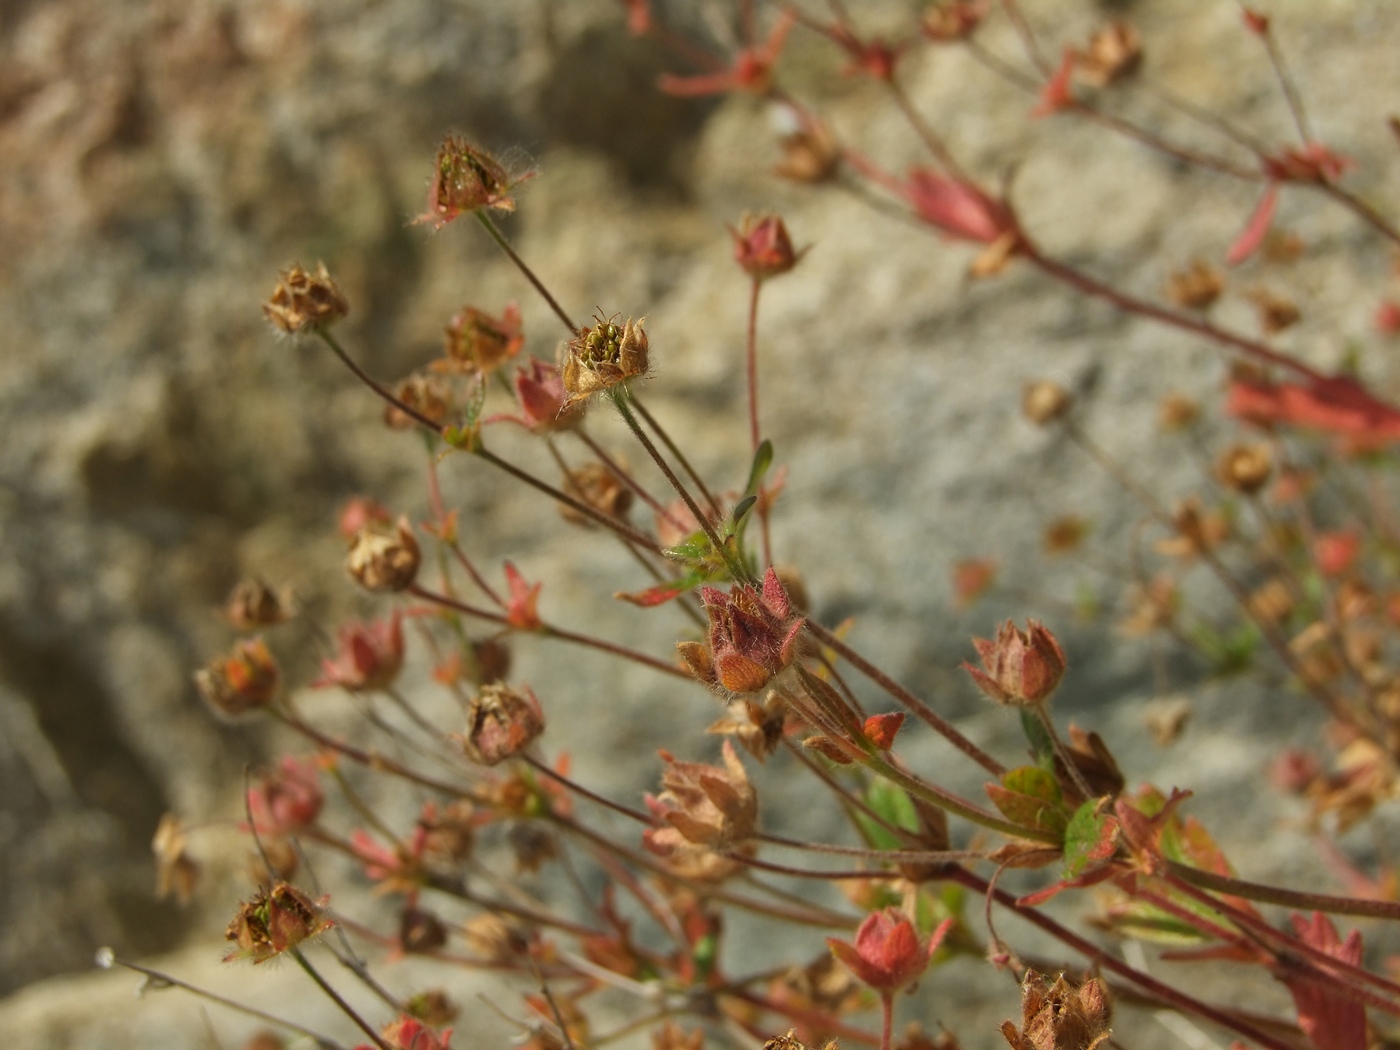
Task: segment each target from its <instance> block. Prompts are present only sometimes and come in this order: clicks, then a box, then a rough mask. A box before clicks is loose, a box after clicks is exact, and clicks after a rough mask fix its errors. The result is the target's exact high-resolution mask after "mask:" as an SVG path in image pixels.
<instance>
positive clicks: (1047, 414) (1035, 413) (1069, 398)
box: [1021, 379, 1074, 427]
mask: <svg viewBox="0 0 1400 1050" xmlns="http://www.w3.org/2000/svg"><path fill="white" fill-rule="evenodd" d="M1073 405H1074V397H1073V395H1071V394H1070V392H1069V391H1068V390H1066V389H1065V388H1064V387H1062V386H1060V384H1059V383H1056V382H1053V381H1051V380H1049V379H1040V380H1037V381H1036V382H1034V383H1027V384H1026V388H1025V390H1024V391H1023V392H1022V394H1021V413H1022V414H1023V415H1024V416H1025V417H1026V418H1027V419H1029V420H1030V421H1031V422H1032V423H1034V424H1036V426H1041V427H1043V426H1046V425H1047V424H1050V423H1053V422H1055V421H1056V420H1057V419H1061V418H1062V417H1064V416H1065V415H1066V414H1067V413H1068V412H1069V410H1070V408H1072V407H1073Z"/></svg>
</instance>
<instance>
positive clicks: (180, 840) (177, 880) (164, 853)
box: [151, 813, 199, 904]
mask: <svg viewBox="0 0 1400 1050" xmlns="http://www.w3.org/2000/svg"><path fill="white" fill-rule="evenodd" d="M187 845H188V839H187V836H186V835H185V828H184V825H182V824H181V823H180V818H179V817H177V816H176V815H175V814H174V813H167V814H165V815H164V816H163V817H161V818H160V824H159V825H157V827H156V833H155V837H154V838H152V839H151V852H152V853H154V854H155V855H156V897H157V898H159V899H160V900H165V898H167V897H169V896H170V895H171V894H172V893H173V894H174V895H175V899H176V900H178V901H179V902H180V903H181V904H188V903H189V902H190V898H191V897H192V896H194V884H195V881H196V880H197V879H198V878H199V865H198V864H196V863H195V862H194V861H193V860H191V859H190V856H189V854H188V853H187V852H186V848H187Z"/></svg>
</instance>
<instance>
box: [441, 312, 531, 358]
mask: <svg viewBox="0 0 1400 1050" xmlns="http://www.w3.org/2000/svg"><path fill="white" fill-rule="evenodd" d="M446 334H447V347H446V350H445V353H444V356H445V358H446V362H445V363H446V364H448V366H449V367H452V368H460V369H465V370H468V371H474V372H481V373H483V374H485V373H488V372H493V371H495V370H496V369H497V368H500V367H501V365H503V364H505V363H506V362H507V361H509V360H510V359H511V358H512V357H514V356H515V355H516V354H518V353H520V348H521V347H522V346H524V345H525V336H524V334H523V331H522V325H521V320H520V307H518V306H516V305H515V303H511V304H509V305H508V306H507V307H506V308H505V312H504V313H503V314H502V315H501V316H500V317H492V316H491V315H490V314H488V313H486V312H484V311H482V310H478V309H477V308H476V307H474V306H464V307H462V309H461V310H460V311H459V312H458V313H457V314H456V315H454V316H453V318H452V323H451V324H449V325H448V326H447V329H446Z"/></svg>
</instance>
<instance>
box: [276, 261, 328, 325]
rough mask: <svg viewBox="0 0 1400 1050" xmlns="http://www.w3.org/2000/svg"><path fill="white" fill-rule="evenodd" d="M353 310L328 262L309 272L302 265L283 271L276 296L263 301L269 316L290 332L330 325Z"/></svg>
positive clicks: (317, 265)
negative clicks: (338, 286) (328, 268)
mask: <svg viewBox="0 0 1400 1050" xmlns="http://www.w3.org/2000/svg"><path fill="white" fill-rule="evenodd" d="M349 312H350V306H349V304H348V303H346V301H345V297H344V296H343V295H341V294H340V289H339V288H337V287H336V284H335V282H334V281H333V280H331V275H330V272H329V271H327V269H326V264H325V263H317V264H316V272H315V273H314V274H313V273H309V272H307V271H306V270H304V269H302V267H300V266H293V267H292V268H291V269H290V270H283V271H282V273H281V274H280V275H279V277H278V281H277V287H276V288H274V289H273V290H272V296H271V297H270V298H269V299H268V301H267V302H265V303H263V313H264V314H266V315H267V319H268V320H269V321H271V322H272V323H273V324H275V325H276V326H277V327H278V328H280V329H282V331H284V332H287V333H288V334H290V335H295V334H296V333H298V332H302V331H307V330H312V331H314V330H316V329H318V328H329V327H330V326H331V325H332V324H334V323H335V322H336V321H338V320H340V319H341V318H342V317H344V316H345V315H346V314H347V313H349Z"/></svg>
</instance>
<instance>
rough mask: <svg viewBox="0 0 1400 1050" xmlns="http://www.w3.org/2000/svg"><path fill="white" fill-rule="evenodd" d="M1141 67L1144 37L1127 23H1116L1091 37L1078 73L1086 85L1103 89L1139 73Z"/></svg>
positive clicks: (1079, 62) (1076, 69)
mask: <svg viewBox="0 0 1400 1050" xmlns="http://www.w3.org/2000/svg"><path fill="white" fill-rule="evenodd" d="M1141 65H1142V37H1141V36H1140V35H1139V34H1138V31H1137V30H1136V29H1135V28H1133V26H1131V25H1130V24H1128V23H1127V22H1123V21H1113V22H1110V23H1109V24H1108V25H1106V26H1103V27H1102V28H1101V29H1099V30H1098V31H1097V32H1095V33H1094V35H1093V36H1092V37H1090V38H1089V44H1088V46H1087V47H1085V48H1084V50H1083V51H1081V52H1080V53H1079V56H1078V61H1077V62H1076V63H1075V72H1076V74H1077V75H1078V77H1079V79H1080V80H1082V81H1083V82H1084V83H1086V84H1089V85H1091V86H1092V87H1098V88H1103V87H1108V86H1109V85H1111V84H1115V83H1117V82H1118V81H1120V80H1122V79H1123V78H1124V77H1127V76H1131V75H1132V74H1133V73H1136V72H1137V70H1138V69H1139V67H1141Z"/></svg>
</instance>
